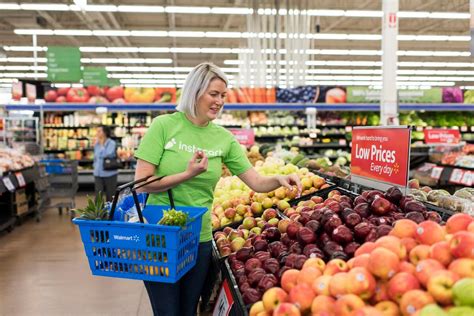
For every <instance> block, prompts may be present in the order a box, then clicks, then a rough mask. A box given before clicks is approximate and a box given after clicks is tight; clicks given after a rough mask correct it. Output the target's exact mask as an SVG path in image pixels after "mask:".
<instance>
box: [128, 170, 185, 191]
mask: <svg viewBox="0 0 474 316" xmlns="http://www.w3.org/2000/svg"><path fill="white" fill-rule="evenodd" d="M144 176H146V175H141V176H139V175H138V174H135V179H140V178H142V177H144ZM191 178H192V176H191V175H190V174H189V172H188V171H184V172H181V173H177V174H173V175H169V176H166V177H164V178H163V179H161V180H158V181H155V182H153V183H150V184H148V185H146V186H143V187H141V188H139V189H138V190H137V191H138V192H147V193H158V192H164V191H167V190H169V189H172V188H174V187H176V186H177V185H179V184H181V183H183V182H185V181H187V180H189V179H191ZM152 179H156V176H153V177H151V178H149V179H148V181H150V180H152Z"/></svg>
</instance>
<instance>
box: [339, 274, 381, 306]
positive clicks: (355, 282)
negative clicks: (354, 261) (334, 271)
mask: <svg viewBox="0 0 474 316" xmlns="http://www.w3.org/2000/svg"><path fill="white" fill-rule="evenodd" d="M375 284H376V281H375V278H374V277H373V276H372V274H370V272H369V270H367V269H366V268H363V267H357V268H353V269H352V270H351V271H349V273H348V274H347V285H346V288H347V292H348V293H350V294H355V295H357V296H359V297H360V298H362V299H364V300H366V299H369V298H371V297H372V295H374V293H375Z"/></svg>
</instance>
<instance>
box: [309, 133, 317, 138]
mask: <svg viewBox="0 0 474 316" xmlns="http://www.w3.org/2000/svg"><path fill="white" fill-rule="evenodd" d="M309 138H318V134H316V133H309Z"/></svg>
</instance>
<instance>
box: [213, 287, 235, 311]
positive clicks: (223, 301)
mask: <svg viewBox="0 0 474 316" xmlns="http://www.w3.org/2000/svg"><path fill="white" fill-rule="evenodd" d="M233 304H234V299H233V298H232V294H231V293H230V288H229V283H228V282H227V280H224V282H222V287H221V291H220V292H219V296H218V297H217V301H216V306H215V307H214V311H213V312H212V316H227V315H229V313H230V310H231V308H232V305H233Z"/></svg>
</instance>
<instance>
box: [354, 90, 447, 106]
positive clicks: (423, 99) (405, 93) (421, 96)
mask: <svg viewBox="0 0 474 316" xmlns="http://www.w3.org/2000/svg"><path fill="white" fill-rule="evenodd" d="M346 90H347V103H379V102H380V98H381V93H382V90H376V89H369V88H364V87H347V89H346ZM442 100H443V91H442V89H441V88H432V89H424V90H399V91H398V102H400V103H441V102H442Z"/></svg>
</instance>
